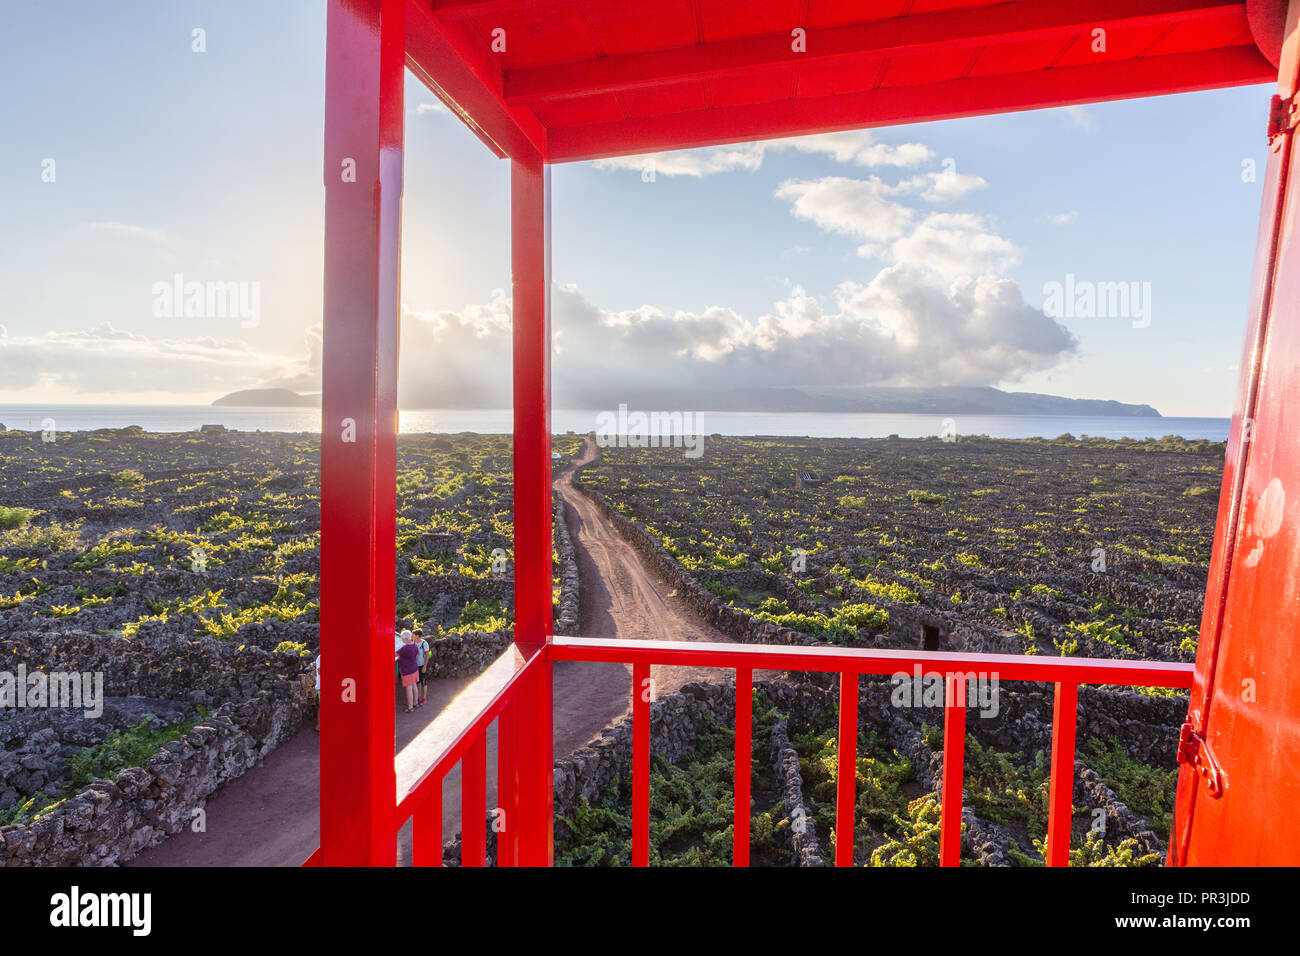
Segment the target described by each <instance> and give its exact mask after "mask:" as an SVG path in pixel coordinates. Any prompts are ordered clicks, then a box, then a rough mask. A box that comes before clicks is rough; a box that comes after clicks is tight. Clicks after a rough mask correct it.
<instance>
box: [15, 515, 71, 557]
mask: <svg viewBox="0 0 1300 956" xmlns="http://www.w3.org/2000/svg"><path fill="white" fill-rule="evenodd" d="M80 531H81V522H80V521H75V522H73V523H72V524H60V523H59V522H57V521H51V522H50V523H49V524H47V525H40V526H37V525H27V526H25V527H22V528H15V529H13V530H12V531H6V532H5V533H4V534H3V535H0V547H3V548H35V549H37V550H40V551H53V552H60V551H71V550H72V549H73V548H75V547H76V546H77V536H78V535H79V534H80Z"/></svg>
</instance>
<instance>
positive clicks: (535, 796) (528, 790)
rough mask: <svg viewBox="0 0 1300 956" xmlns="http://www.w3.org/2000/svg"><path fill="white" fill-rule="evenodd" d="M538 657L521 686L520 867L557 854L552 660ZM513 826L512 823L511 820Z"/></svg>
mask: <svg viewBox="0 0 1300 956" xmlns="http://www.w3.org/2000/svg"><path fill="white" fill-rule="evenodd" d="M539 653H542V654H546V659H545V660H542V661H538V662H536V665H535V666H536V673H535V674H534V675H532V676H530V677H529V678H527V680H525V681H524V682H523V684H522V685H521V686H520V688H519V699H518V700H519V703H518V713H519V716H518V720H517V722H516V725H515V726H516V728H517V729H516V738H515V741H516V743H515V747H516V749H515V754H516V757H517V761H518V762H517V768H518V769H517V784H518V788H519V789H518V791H517V793H516V797H515V804H516V807H517V811H516V814H515V816H516V819H517V821H518V826H517V832H516V837H515V838H516V840H517V841H518V847H519V865H520V866H550V865H551V864H552V862H553V860H554V856H555V816H554V810H553V807H554V799H555V760H554V756H553V753H552V747H553V744H552V740H553V736H552V728H553V722H552V721H553V717H552V711H551V693H552V684H551V661H550V653H549V648H543V649H542V650H541V651H540V652H539ZM507 825H508V822H507Z"/></svg>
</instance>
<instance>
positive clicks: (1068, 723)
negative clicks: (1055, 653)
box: [1047, 682, 1079, 866]
mask: <svg viewBox="0 0 1300 956" xmlns="http://www.w3.org/2000/svg"><path fill="white" fill-rule="evenodd" d="M1078 710H1079V685H1078V684H1072V683H1068V682H1065V683H1058V684H1057V685H1056V703H1055V705H1054V709H1053V710H1052V778H1051V783H1050V784H1049V790H1048V797H1047V865H1048V866H1069V865H1070V824H1071V821H1072V820H1073V819H1074V731H1075V724H1076V721H1077V717H1078Z"/></svg>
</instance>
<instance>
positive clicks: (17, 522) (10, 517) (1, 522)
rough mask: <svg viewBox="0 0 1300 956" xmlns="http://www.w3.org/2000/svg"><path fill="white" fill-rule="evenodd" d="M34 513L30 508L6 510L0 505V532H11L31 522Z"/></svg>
mask: <svg viewBox="0 0 1300 956" xmlns="http://www.w3.org/2000/svg"><path fill="white" fill-rule="evenodd" d="M35 514H36V512H35V511H33V510H32V509H31V508H6V507H4V506H3V505H0V531H12V530H13V529H14V528H21V527H22V526H23V525H25V524H27V522H29V521H31V520H32V518H33V517H34V516H35Z"/></svg>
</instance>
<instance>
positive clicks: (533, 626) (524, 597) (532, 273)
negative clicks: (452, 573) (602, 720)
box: [510, 157, 554, 655]
mask: <svg viewBox="0 0 1300 956" xmlns="http://www.w3.org/2000/svg"><path fill="white" fill-rule="evenodd" d="M510 217H511V218H510V222H511V258H510V263H511V273H512V278H513V285H514V299H513V325H514V328H513V334H514V426H515V432H514V469H515V473H514V481H515V487H514V503H515V515H514V517H515V642H516V643H517V644H518V645H519V647H520V650H521V651H523V652H524V653H525V654H526V655H530V654H531V653H532V652H533V651H535V650H536V649H537V648H538V647H540V646H541V645H542V644H545V643H546V642H547V641H549V640H550V638H551V634H552V632H553V623H554V612H553V611H552V607H551V587H552V584H551V308H550V302H551V296H550V287H551V172H550V170H549V169H548V168H547V167H546V166H545V165H543V163H542V161H541V159H540V158H537V157H533V158H529V159H519V158H514V159H512V160H511V161H510Z"/></svg>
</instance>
